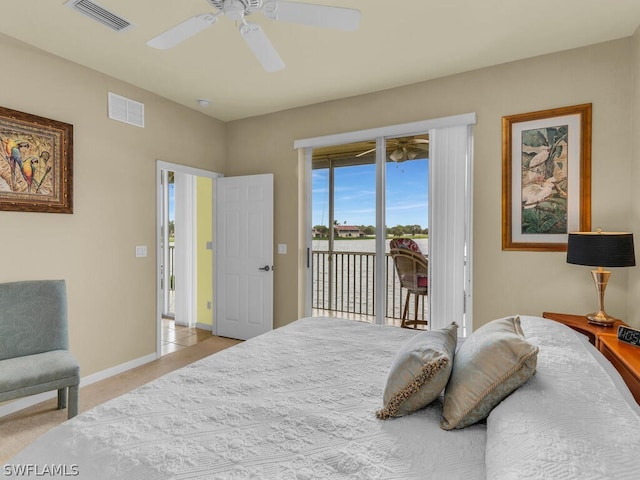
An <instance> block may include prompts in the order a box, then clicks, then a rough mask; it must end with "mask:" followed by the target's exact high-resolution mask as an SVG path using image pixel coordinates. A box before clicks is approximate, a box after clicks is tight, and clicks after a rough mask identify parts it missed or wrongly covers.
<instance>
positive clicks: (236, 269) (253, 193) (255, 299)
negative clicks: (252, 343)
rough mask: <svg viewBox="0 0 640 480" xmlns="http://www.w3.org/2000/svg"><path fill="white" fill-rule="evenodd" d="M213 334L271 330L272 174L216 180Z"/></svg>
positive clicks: (246, 334) (233, 335) (244, 337)
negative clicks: (214, 309)
mask: <svg viewBox="0 0 640 480" xmlns="http://www.w3.org/2000/svg"><path fill="white" fill-rule="evenodd" d="M215 191H216V227H215V234H216V249H215V256H216V261H215V272H216V274H215V285H214V289H215V292H216V294H215V305H216V319H215V333H216V334H217V335H220V336H223V337H230V338H238V339H241V340H247V339H249V338H251V337H255V336H256V335H260V334H262V333H265V332H268V331H269V330H272V329H273V175H272V174H265V175H251V176H242V177H223V178H219V179H217V180H216V186H215Z"/></svg>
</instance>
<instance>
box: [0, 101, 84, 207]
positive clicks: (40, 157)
mask: <svg viewBox="0 0 640 480" xmlns="http://www.w3.org/2000/svg"><path fill="white" fill-rule="evenodd" d="M0 210H9V211H18V212H48V213H73V125H70V124H68V123H63V122H58V121H56V120H50V119H48V118H43V117H38V116H36V115H31V114H28V113H23V112H19V111H16V110H11V109H8V108H3V107H0Z"/></svg>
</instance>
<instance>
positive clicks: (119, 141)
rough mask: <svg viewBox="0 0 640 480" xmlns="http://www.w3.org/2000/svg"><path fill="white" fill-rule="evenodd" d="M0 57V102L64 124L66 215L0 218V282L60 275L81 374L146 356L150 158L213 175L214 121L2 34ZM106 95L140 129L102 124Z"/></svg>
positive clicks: (152, 337)
mask: <svg viewBox="0 0 640 480" xmlns="http://www.w3.org/2000/svg"><path fill="white" fill-rule="evenodd" d="M0 58H2V59H3V60H4V63H5V64H6V65H13V67H12V68H11V73H8V74H6V75H2V78H1V79H0V105H2V106H4V107H7V108H12V109H15V110H20V111H23V112H28V113H32V114H35V115H39V116H42V117H46V118H51V119H55V120H59V121H63V122H67V123H71V124H73V126H74V157H75V161H74V175H73V181H74V213H73V214H72V215H61V214H45V213H19V212H0V246H1V248H0V281H15V280H23V279H43V278H64V279H66V281H67V288H68V301H69V323H70V325H69V330H70V344H71V350H72V352H73V353H74V354H75V355H76V356H77V357H78V360H79V361H80V365H81V374H82V375H83V376H86V375H89V374H91V373H94V372H98V371H101V370H104V369H106V368H109V367H113V366H115V365H118V364H121V363H124V362H127V361H130V360H133V359H136V358H140V357H142V356H145V355H148V354H150V353H153V352H155V348H156V326H155V313H156V312H155V305H156V303H155V297H156V292H155V286H156V284H155V278H156V277H155V271H156V266H155V255H156V249H155V242H156V234H155V225H156V220H155V218H156V214H155V210H156V209H155V192H156V189H155V163H156V159H161V160H165V161H169V162H174V163H181V164H185V165H190V166H194V167H198V168H203V169H209V170H213V169H218V170H220V169H221V168H222V165H223V164H224V161H225V156H226V148H225V134H226V127H225V125H224V123H222V122H220V121H217V120H214V119H212V118H210V117H207V116H205V115H202V114H200V113H198V112H196V111H194V110H190V109H187V108H184V107H181V106H178V105H177V104H175V103H173V102H170V101H168V100H165V99H163V98H161V97H159V96H157V95H154V94H151V93H149V92H146V91H144V90H141V89H139V88H136V87H134V86H132V85H129V84H126V83H123V82H120V81H118V80H116V79H114V78H111V77H108V76H105V75H101V74H99V73H97V72H95V71H92V70H89V69H87V68H84V67H80V66H78V65H76V64H73V63H70V62H67V61H65V60H62V59H60V58H57V57H53V56H51V55H48V54H45V53H43V52H41V51H39V50H35V49H32V48H30V47H27V46H25V45H24V44H21V43H18V42H16V41H14V40H11V39H8V38H7V37H5V36H0ZM108 91H113V92H115V93H118V94H120V95H124V96H127V97H130V98H133V99H134V100H138V101H140V102H143V103H144V104H145V114H146V126H145V128H144V129H142V128H137V127H133V126H129V125H126V124H124V123H120V122H115V121H112V120H109V119H108V118H107V92H108ZM0 161H4V160H2V159H0ZM136 245H147V247H148V256H147V257H146V258H135V246H136Z"/></svg>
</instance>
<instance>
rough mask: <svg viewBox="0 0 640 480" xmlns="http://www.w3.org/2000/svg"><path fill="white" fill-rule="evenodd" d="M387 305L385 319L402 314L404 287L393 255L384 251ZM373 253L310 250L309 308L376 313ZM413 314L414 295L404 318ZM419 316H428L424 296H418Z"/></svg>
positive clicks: (420, 317)
mask: <svg viewBox="0 0 640 480" xmlns="http://www.w3.org/2000/svg"><path fill="white" fill-rule="evenodd" d="M384 261H385V272H386V279H385V280H386V281H385V285H386V289H387V305H386V309H385V317H387V320H388V323H396V324H397V323H398V322H397V321H396V322H394V320H399V319H401V318H402V310H403V308H404V301H405V298H406V295H407V291H406V290H405V289H402V288H401V286H400V280H399V279H398V275H397V274H396V272H395V268H394V265H393V258H392V257H391V255H389V254H386V255H385V259H384ZM375 262H376V255H375V253H369V252H332V253H330V252H328V251H322V250H313V252H312V276H313V291H312V293H311V298H312V308H314V309H316V310H328V311H331V312H340V313H348V314H356V315H362V316H374V315H375V298H376V294H375V271H376V266H375ZM414 315H415V310H414V301H413V298H412V299H411V301H410V302H409V312H408V314H407V318H410V319H413V318H414ZM418 319H419V320H426V319H428V308H427V302H426V297H425V296H423V295H421V296H419V303H418Z"/></svg>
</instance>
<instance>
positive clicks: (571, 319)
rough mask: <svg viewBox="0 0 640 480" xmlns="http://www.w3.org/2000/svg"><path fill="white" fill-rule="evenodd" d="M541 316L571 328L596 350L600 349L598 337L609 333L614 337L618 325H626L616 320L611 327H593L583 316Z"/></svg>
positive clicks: (555, 314)
mask: <svg viewBox="0 0 640 480" xmlns="http://www.w3.org/2000/svg"><path fill="white" fill-rule="evenodd" d="M542 316H543V317H544V318H548V319H549V320H555V321H556V322H560V323H563V324H565V325H566V326H567V327H571V328H573V329H574V330H576V331H578V332H580V333H582V334H584V335H586V336H587V337H589V341H590V342H591V343H592V344H593V345H594V346H595V347H596V348H597V349H600V340H599V337H600V335H602V334H611V333H613V334H614V335H615V334H617V333H618V325H626V323H624V322H623V321H622V320H616V322H615V323H614V324H613V327H603V326H601V325H595V324H593V323H589V322H587V317H586V316H585V315H571V314H568V313H553V312H544V313H543V314H542Z"/></svg>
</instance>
